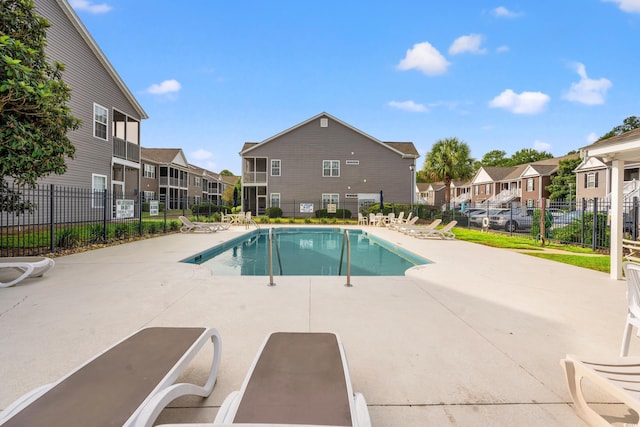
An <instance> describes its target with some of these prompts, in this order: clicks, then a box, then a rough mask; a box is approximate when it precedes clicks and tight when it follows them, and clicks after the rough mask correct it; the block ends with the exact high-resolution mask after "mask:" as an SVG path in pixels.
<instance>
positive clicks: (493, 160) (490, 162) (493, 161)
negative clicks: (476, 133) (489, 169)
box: [480, 150, 511, 166]
mask: <svg viewBox="0 0 640 427" xmlns="http://www.w3.org/2000/svg"><path fill="white" fill-rule="evenodd" d="M506 155H507V153H506V152H505V151H504V150H491V151H489V152H488V153H486V154H485V155H484V156H482V159H481V160H480V165H481V166H508V165H509V163H510V161H511V160H510V159H509V158H508V157H506Z"/></svg>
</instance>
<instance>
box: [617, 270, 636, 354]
mask: <svg viewBox="0 0 640 427" xmlns="http://www.w3.org/2000/svg"><path fill="white" fill-rule="evenodd" d="M622 268H623V269H624V275H625V277H626V278H627V323H626V325H625V327H624V333H623V335H622V346H621V347H620V356H621V357H624V356H627V355H628V354H629V341H630V340H631V332H632V331H633V328H634V326H635V327H636V328H640V265H639V264H635V263H633V262H625V263H624V264H623V265H622ZM639 330H640V329H639Z"/></svg>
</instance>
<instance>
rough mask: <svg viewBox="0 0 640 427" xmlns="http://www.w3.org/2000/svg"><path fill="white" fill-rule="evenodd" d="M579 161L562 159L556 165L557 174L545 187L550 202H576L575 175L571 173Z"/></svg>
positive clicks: (578, 159)
mask: <svg viewBox="0 0 640 427" xmlns="http://www.w3.org/2000/svg"><path fill="white" fill-rule="evenodd" d="M580 161H581V159H580V158H576V159H564V160H560V162H559V163H558V173H557V174H556V175H555V176H554V177H553V178H551V184H549V185H548V186H547V190H548V191H549V199H551V200H569V199H571V200H573V201H574V202H575V200H576V174H575V173H574V172H573V171H574V170H575V169H576V168H577V167H578V165H579V164H580Z"/></svg>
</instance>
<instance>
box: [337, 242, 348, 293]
mask: <svg viewBox="0 0 640 427" xmlns="http://www.w3.org/2000/svg"><path fill="white" fill-rule="evenodd" d="M345 246H346V247H347V283H346V284H345V286H348V287H351V238H350V237H349V230H344V233H343V237H342V249H341V250H340V265H339V266H338V276H342V258H343V257H344V249H345Z"/></svg>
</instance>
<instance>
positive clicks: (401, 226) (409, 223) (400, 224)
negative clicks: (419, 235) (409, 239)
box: [389, 216, 420, 232]
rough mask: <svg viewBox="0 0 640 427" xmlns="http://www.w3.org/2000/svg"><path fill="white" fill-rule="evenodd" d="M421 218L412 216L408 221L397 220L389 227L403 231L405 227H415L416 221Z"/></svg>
mask: <svg viewBox="0 0 640 427" xmlns="http://www.w3.org/2000/svg"><path fill="white" fill-rule="evenodd" d="M419 219H420V217H418V216H414V217H413V218H411V219H410V220H409V221H407V222H396V223H395V224H393V225H391V226H389V228H391V229H392V230H397V231H400V232H402V230H403V229H407V228H410V227H413V226H414V224H415V223H416V222H418V220H419Z"/></svg>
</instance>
